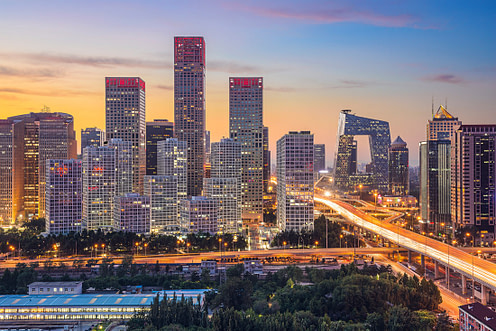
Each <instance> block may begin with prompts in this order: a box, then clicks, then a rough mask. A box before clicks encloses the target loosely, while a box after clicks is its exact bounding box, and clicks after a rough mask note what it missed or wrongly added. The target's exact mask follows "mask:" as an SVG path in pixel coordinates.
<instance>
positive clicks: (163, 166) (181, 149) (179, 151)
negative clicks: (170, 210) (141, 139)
mask: <svg viewBox="0 0 496 331" xmlns="http://www.w3.org/2000/svg"><path fill="white" fill-rule="evenodd" d="M157 151H158V159H157V172H158V174H159V175H161V176H173V177H175V178H176V179H177V197H178V200H181V199H186V197H187V188H188V174H187V168H188V159H187V156H186V155H187V153H188V145H187V143H186V142H184V141H179V140H177V139H176V138H168V139H167V140H164V141H159V142H158V144H157ZM178 202H179V201H178Z"/></svg>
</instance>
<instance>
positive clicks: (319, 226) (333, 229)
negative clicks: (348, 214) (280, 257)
mask: <svg viewBox="0 0 496 331" xmlns="http://www.w3.org/2000/svg"><path fill="white" fill-rule="evenodd" d="M326 222H328V223H327V240H328V245H329V246H328V247H329V248H332V247H340V246H342V247H353V243H355V245H358V241H357V238H354V237H353V235H350V234H345V233H343V232H342V225H341V223H339V222H336V221H331V220H328V219H326V217H325V216H324V215H320V217H319V218H317V219H316V220H315V221H314V227H313V230H305V229H302V230H300V231H295V230H293V229H291V230H289V231H288V230H286V231H282V232H279V233H278V234H277V235H276V236H275V237H274V239H273V240H272V242H271V246H272V247H281V246H283V245H284V243H286V245H288V246H293V247H294V246H296V247H297V246H300V245H301V246H302V247H308V246H315V245H316V246H318V247H325V244H326Z"/></svg>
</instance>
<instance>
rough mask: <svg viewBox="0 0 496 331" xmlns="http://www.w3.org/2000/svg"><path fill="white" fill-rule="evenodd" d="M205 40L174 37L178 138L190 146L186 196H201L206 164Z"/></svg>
mask: <svg viewBox="0 0 496 331" xmlns="http://www.w3.org/2000/svg"><path fill="white" fill-rule="evenodd" d="M205 64H206V63H205V40H204V39H203V37H174V121H175V136H176V138H177V139H178V140H179V141H184V142H186V143H187V147H188V155H187V161H188V169H187V176H188V180H187V185H188V186H187V188H188V189H187V194H188V196H194V195H200V194H201V192H202V186H203V174H204V170H203V164H204V162H205Z"/></svg>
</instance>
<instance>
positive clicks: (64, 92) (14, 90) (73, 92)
mask: <svg viewBox="0 0 496 331" xmlns="http://www.w3.org/2000/svg"><path fill="white" fill-rule="evenodd" d="M4 93H12V94H27V95H40V96H51V97H66V96H79V95H92V94H100V93H97V92H93V91H82V90H54V91H50V90H48V91H47V90H43V91H39V90H27V89H21V88H9V87H0V94H4Z"/></svg>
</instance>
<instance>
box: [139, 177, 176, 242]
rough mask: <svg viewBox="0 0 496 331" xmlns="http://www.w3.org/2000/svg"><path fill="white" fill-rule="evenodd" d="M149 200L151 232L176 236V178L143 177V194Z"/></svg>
mask: <svg viewBox="0 0 496 331" xmlns="http://www.w3.org/2000/svg"><path fill="white" fill-rule="evenodd" d="M144 195H146V196H147V197H149V198H150V223H151V232H153V233H167V234H178V233H179V230H180V227H179V220H178V199H177V178H176V177H174V176H160V175H150V176H149V175H147V176H145V194H144Z"/></svg>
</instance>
